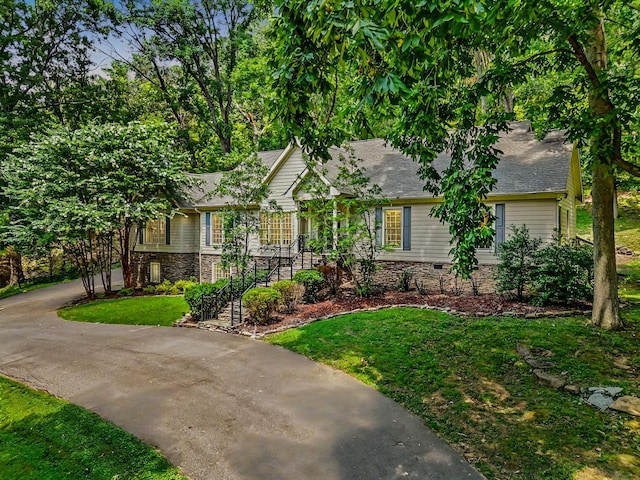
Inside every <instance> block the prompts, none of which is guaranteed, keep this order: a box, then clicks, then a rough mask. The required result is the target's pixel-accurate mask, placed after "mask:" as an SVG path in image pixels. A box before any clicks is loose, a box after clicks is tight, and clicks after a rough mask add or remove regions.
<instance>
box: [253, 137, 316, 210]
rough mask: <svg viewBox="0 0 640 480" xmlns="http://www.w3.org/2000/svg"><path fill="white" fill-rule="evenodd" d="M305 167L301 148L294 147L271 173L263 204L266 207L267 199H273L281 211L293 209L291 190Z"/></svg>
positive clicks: (295, 207) (294, 208)
mask: <svg viewBox="0 0 640 480" xmlns="http://www.w3.org/2000/svg"><path fill="white" fill-rule="evenodd" d="M306 167H307V165H306V163H305V161H304V159H303V158H302V150H301V149H299V148H296V149H295V150H294V151H293V152H292V153H291V155H289V157H288V158H287V159H286V160H285V161H284V162H283V164H282V165H281V166H280V168H279V169H278V170H277V171H276V172H275V173H274V174H273V175H272V177H271V181H270V182H269V190H270V194H269V198H268V199H267V200H266V201H265V202H264V206H265V207H266V206H267V205H268V203H269V201H275V202H276V203H277V204H278V205H279V206H280V207H281V208H282V210H283V211H285V212H293V211H295V210H296V209H297V205H296V202H295V200H294V199H293V190H294V188H295V186H296V184H297V183H298V181H299V180H300V176H301V175H302V174H303V172H304V171H305V168H306Z"/></svg>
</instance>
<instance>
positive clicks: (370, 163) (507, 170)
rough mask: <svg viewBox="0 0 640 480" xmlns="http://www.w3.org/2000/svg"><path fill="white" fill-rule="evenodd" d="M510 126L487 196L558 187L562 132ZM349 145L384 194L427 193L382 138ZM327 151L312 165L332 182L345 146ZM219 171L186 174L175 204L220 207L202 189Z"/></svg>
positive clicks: (564, 151) (562, 183) (268, 160)
mask: <svg viewBox="0 0 640 480" xmlns="http://www.w3.org/2000/svg"><path fill="white" fill-rule="evenodd" d="M511 128H512V130H511V131H510V132H509V133H508V134H503V135H502V137H501V138H500V140H499V141H498V143H497V145H496V146H497V148H498V149H499V150H501V151H502V152H503V153H502V155H501V156H500V163H499V164H498V167H497V168H496V169H495V171H494V177H495V178H496V179H497V181H498V182H497V184H496V187H495V188H494V190H493V191H492V193H491V195H505V194H526V193H541V192H546V193H556V192H558V193H560V192H564V191H565V190H566V186H567V177H568V175H569V169H570V165H571V153H572V150H573V146H572V144H571V143H569V142H567V141H566V140H565V138H564V134H563V133H562V132H560V131H553V132H550V133H549V135H547V137H546V138H545V139H544V140H536V139H535V137H534V136H533V133H531V132H530V131H529V123H528V122H516V123H513V124H511ZM350 145H351V148H352V149H353V151H354V154H355V156H356V158H357V159H358V161H359V162H360V163H361V165H362V166H363V167H364V168H365V169H366V175H367V176H369V177H370V181H371V183H372V184H378V185H379V186H380V187H381V188H382V192H383V195H384V196H385V197H386V198H389V199H396V198H398V199H402V198H406V199H409V198H411V199H415V198H425V197H430V196H431V194H429V193H427V192H425V191H424V190H423V187H424V183H425V182H424V181H423V180H421V179H420V177H419V176H418V169H419V165H418V163H416V162H414V161H413V160H411V159H410V158H408V157H406V156H405V155H403V154H402V153H401V152H400V151H398V150H396V149H394V148H392V147H391V146H390V145H387V144H386V142H385V140H382V139H373V140H361V141H357V142H351V144H350ZM282 152H283V150H271V151H267V152H259V153H258V155H259V156H260V158H261V159H262V160H263V162H264V163H265V164H266V165H267V167H269V168H270V167H271V166H272V165H273V164H274V163H275V161H276V160H277V159H278V158H279V157H280V155H281V154H282ZM330 153H331V156H332V157H333V160H332V161H330V162H328V163H327V164H325V165H322V166H320V167H318V168H319V169H322V170H323V171H324V172H323V173H325V176H326V178H327V179H328V180H329V181H330V182H333V181H334V180H335V179H336V176H337V174H338V168H339V163H338V157H339V155H340V154H341V153H342V154H343V155H346V151H345V150H343V149H339V148H332V149H331V150H330ZM450 160H451V156H450V155H449V154H447V153H442V154H440V155H438V157H437V158H436V159H435V160H434V163H433V165H434V167H435V168H436V169H437V170H438V171H443V170H444V169H445V168H446V166H448V165H449V162H450ZM222 175H223V174H222V172H216V173H205V174H199V175H192V178H194V179H195V180H196V181H197V182H198V183H199V185H197V186H194V187H192V188H191V189H190V190H189V196H190V198H191V200H181V201H180V206H181V207H183V208H189V207H196V208H199V207H221V206H224V205H227V204H228V203H230V201H231V199H230V198H224V197H215V198H211V197H209V195H208V194H207V193H208V192H211V191H213V189H214V188H215V186H216V185H217V184H218V183H219V182H220V180H221V178H222ZM344 193H348V192H344Z"/></svg>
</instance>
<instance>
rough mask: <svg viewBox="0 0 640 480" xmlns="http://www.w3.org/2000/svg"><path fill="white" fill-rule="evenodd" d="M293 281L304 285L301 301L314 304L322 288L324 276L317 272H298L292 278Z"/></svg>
mask: <svg viewBox="0 0 640 480" xmlns="http://www.w3.org/2000/svg"><path fill="white" fill-rule="evenodd" d="M293 280H294V281H295V282H298V283H300V284H302V285H304V296H303V297H302V299H303V300H304V301H305V302H307V303H313V302H316V301H317V299H318V292H319V291H320V290H321V289H322V287H323V286H324V276H323V275H322V274H321V273H320V272H319V271H317V270H300V271H299V272H297V273H296V274H295V275H294V276H293Z"/></svg>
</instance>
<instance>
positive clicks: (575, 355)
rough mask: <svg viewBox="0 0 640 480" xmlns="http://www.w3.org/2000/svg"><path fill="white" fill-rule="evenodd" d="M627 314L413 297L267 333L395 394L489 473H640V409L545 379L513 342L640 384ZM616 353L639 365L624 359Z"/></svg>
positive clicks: (635, 389) (614, 380)
mask: <svg viewBox="0 0 640 480" xmlns="http://www.w3.org/2000/svg"><path fill="white" fill-rule="evenodd" d="M625 320H626V321H627V323H628V324H629V325H630V329H629V330H627V331H623V332H603V331H600V330H597V329H594V328H591V327H589V326H587V325H586V318H583V317H576V318H556V319H540V320H525V319H513V318H486V319H480V320H478V319H462V318H458V317H454V316H450V315H446V314H443V313H440V312H434V311H425V310H416V309H409V308H406V309H390V310H382V311H379V312H367V313H359V314H352V315H345V316H341V317H337V318H335V319H331V320H325V321H321V322H316V323H313V324H311V325H308V326H305V327H302V328H299V329H296V330H289V331H287V332H283V333H281V334H277V335H274V336H271V337H269V338H268V339H267V341H268V342H270V343H272V344H276V345H281V346H283V347H285V348H288V349H290V350H293V351H296V352H298V353H301V354H303V355H306V356H307V357H309V358H311V359H313V360H315V361H318V362H322V363H325V364H327V365H330V366H332V367H334V368H337V369H340V370H342V371H344V372H346V373H348V374H350V375H352V376H354V377H356V378H358V379H360V380H361V381H363V382H365V383H367V384H369V385H371V386H372V387H374V388H376V389H378V390H379V391H380V392H382V393H383V394H385V395H387V396H389V397H390V398H392V399H394V400H396V401H397V402H399V403H400V404H402V405H403V406H404V407H405V408H407V409H408V410H410V411H412V412H413V413H415V414H416V415H418V416H420V417H421V418H422V419H423V420H424V421H425V423H426V424H427V425H428V426H429V427H431V428H432V429H433V430H435V431H436V432H437V433H438V434H439V435H440V436H441V437H442V438H443V439H445V440H446V441H447V442H448V443H450V444H451V445H453V446H454V447H455V448H457V449H458V451H460V452H462V453H464V454H465V456H466V457H467V458H468V459H469V460H470V461H471V462H472V463H473V464H474V465H475V466H476V468H478V469H479V470H480V471H481V472H482V473H484V474H485V475H486V476H487V477H488V478H490V479H498V478H509V479H568V478H577V479H586V478H602V479H630V478H640V421H639V420H638V419H637V418H634V417H631V416H627V415H624V414H619V415H616V414H612V413H609V412H600V411H597V410H595V409H594V408H592V407H590V406H588V405H584V404H582V402H581V400H580V398H579V397H577V396H573V395H571V394H568V393H564V392H561V391H557V390H553V389H551V388H547V387H543V386H540V385H539V384H538V383H537V382H536V381H535V380H534V378H533V376H532V374H531V369H530V367H529V366H528V365H527V364H526V363H524V362H523V361H522V359H521V358H520V357H519V356H518V354H517V352H516V343H517V342H521V343H523V344H524V345H526V346H528V347H530V348H539V349H546V350H549V351H551V352H553V357H551V358H550V359H549V360H550V361H552V362H553V364H554V365H555V368H554V369H553V371H552V373H556V374H560V373H561V372H566V373H567V375H568V377H569V378H570V380H571V382H573V383H575V384H577V385H580V386H584V387H587V386H602V385H605V386H609V385H611V386H620V387H622V388H623V389H624V393H626V394H632V395H640V379H639V378H638V376H637V374H636V373H630V372H635V371H638V370H639V369H640V352H639V350H638V347H637V345H638V343H637V342H638V340H637V338H636V335H637V330H638V326H639V325H640V307H634V309H630V310H627V311H626V312H625ZM616 356H624V357H626V358H627V359H628V363H629V365H631V366H632V367H633V369H634V370H631V371H625V370H621V369H618V368H615V367H614V366H613V359H614V357H616ZM588 475H591V476H588Z"/></svg>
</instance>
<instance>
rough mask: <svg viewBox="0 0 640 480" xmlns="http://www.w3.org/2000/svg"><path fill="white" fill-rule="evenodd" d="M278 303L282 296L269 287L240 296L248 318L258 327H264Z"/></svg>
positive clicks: (256, 289) (249, 291) (251, 290)
mask: <svg viewBox="0 0 640 480" xmlns="http://www.w3.org/2000/svg"><path fill="white" fill-rule="evenodd" d="M280 302H282V295H281V294H280V292H279V291H278V290H276V289H275V288H270V287H256V288H252V289H250V290H247V292H246V293H245V294H244V295H243V296H242V304H243V305H244V307H245V308H246V309H247V312H248V313H249V316H250V317H251V318H252V319H253V321H254V322H256V323H257V324H260V325H266V324H267V323H268V322H269V320H270V319H271V317H272V315H273V312H275V311H276V309H277V308H278V305H280Z"/></svg>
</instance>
